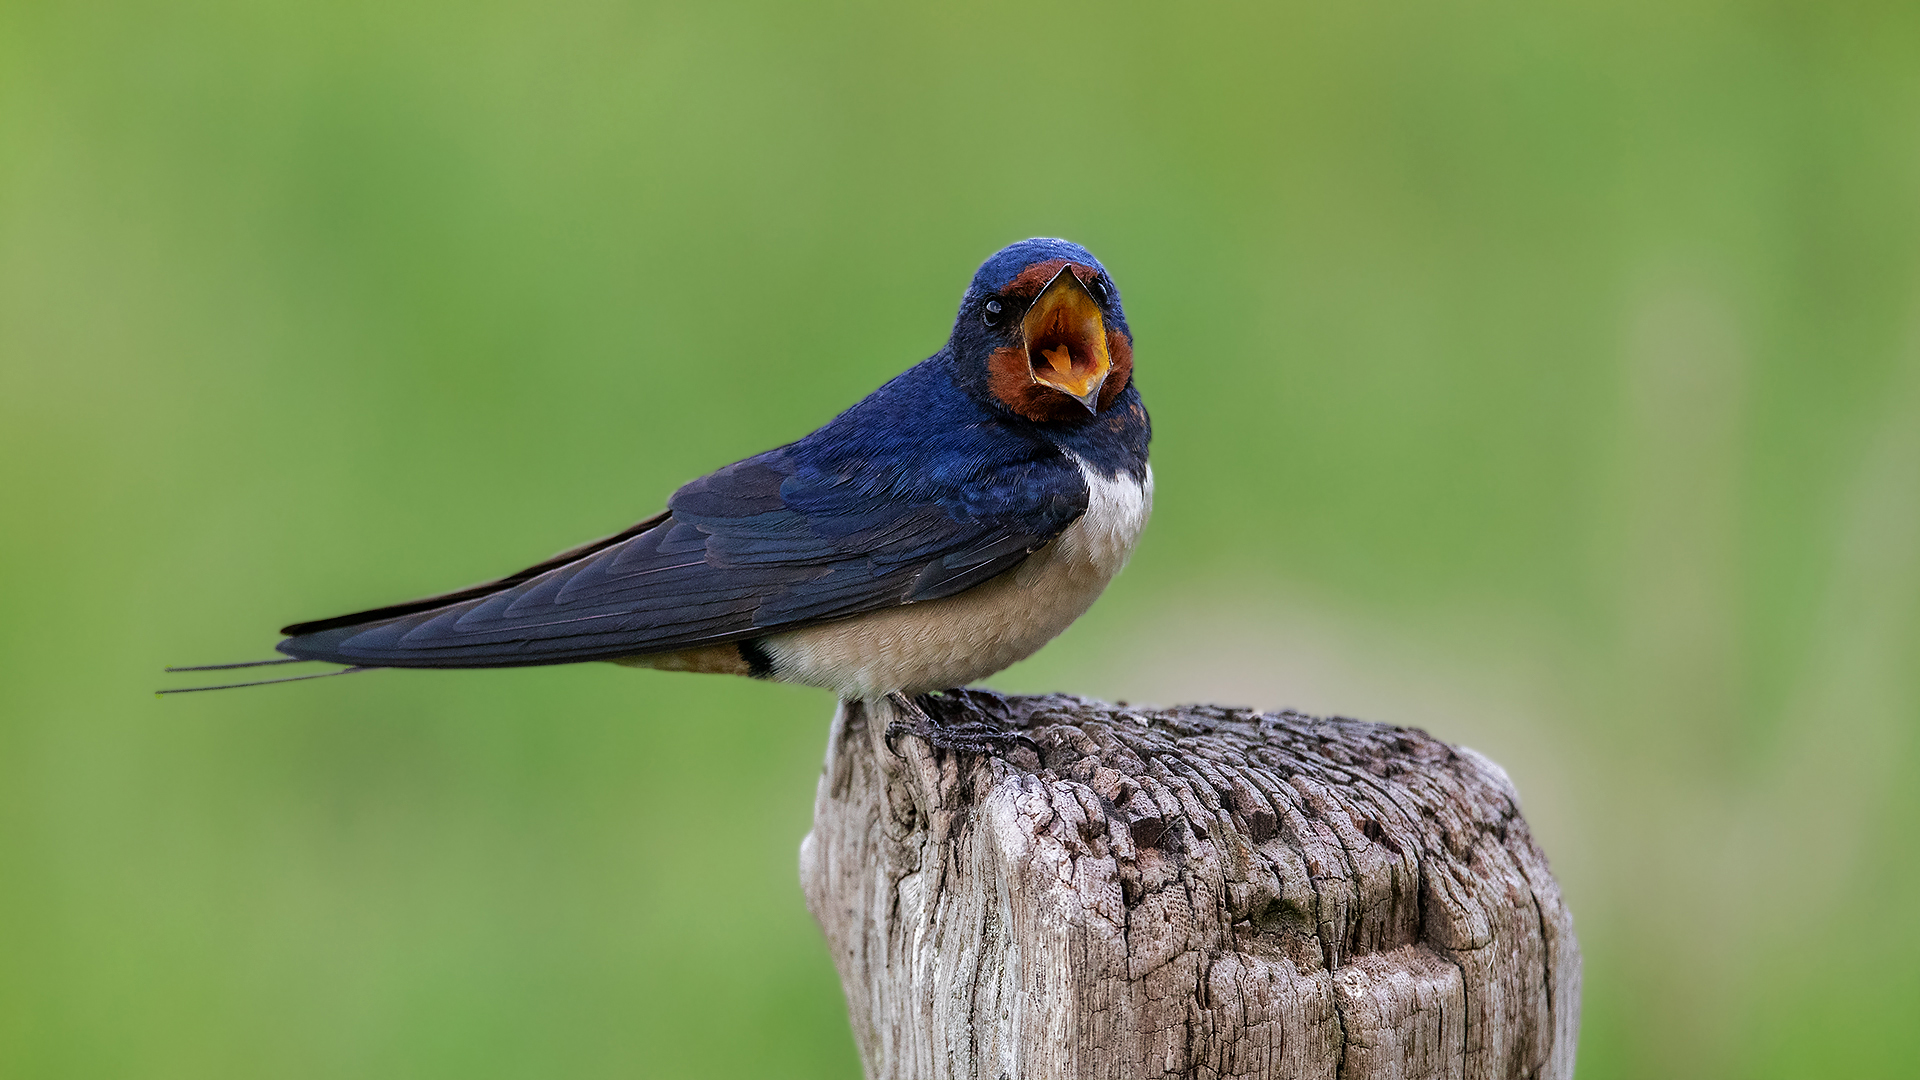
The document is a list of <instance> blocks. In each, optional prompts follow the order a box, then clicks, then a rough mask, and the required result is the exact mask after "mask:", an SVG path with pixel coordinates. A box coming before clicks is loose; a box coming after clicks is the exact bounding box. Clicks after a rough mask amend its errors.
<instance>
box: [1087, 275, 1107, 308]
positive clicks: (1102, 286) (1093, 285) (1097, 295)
mask: <svg viewBox="0 0 1920 1080" xmlns="http://www.w3.org/2000/svg"><path fill="white" fill-rule="evenodd" d="M1087 291H1088V292H1090V293H1092V294H1093V298H1094V299H1095V300H1098V301H1100V302H1101V303H1103V304H1104V303H1106V302H1107V297H1108V291H1107V275H1105V274H1095V275H1093V280H1092V281H1089V282H1087Z"/></svg>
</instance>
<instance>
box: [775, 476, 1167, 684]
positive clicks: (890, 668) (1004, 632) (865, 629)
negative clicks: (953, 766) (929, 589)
mask: <svg viewBox="0 0 1920 1080" xmlns="http://www.w3.org/2000/svg"><path fill="white" fill-rule="evenodd" d="M1080 468H1081V471H1082V473H1084V474H1085V475H1086V479H1087V489H1088V498H1087V512H1086V513H1084V514H1082V515H1081V516H1080V517H1079V518H1078V519H1077V520H1075V521H1074V523H1073V524H1072V525H1070V526H1068V527H1067V529H1066V530H1065V531H1064V532H1062V533H1061V534H1060V535H1059V536H1057V537H1055V538H1054V539H1053V541H1052V542H1051V543H1049V544H1048V545H1047V546H1045V547H1043V548H1041V549H1040V550H1039V551H1036V552H1034V553H1033V554H1032V555H1030V556H1028V557H1027V559H1026V561H1024V562H1022V563H1021V564H1020V565H1019V566H1017V567H1015V568H1014V569H1012V570H1010V571H1008V572H1007V573H1004V574H1001V575H1000V576H999V577H996V578H994V579H993V580H991V581H988V582H986V583H985V584H982V585H976V586H974V587H973V588H971V589H968V590H967V591H966V592H963V593H960V594H958V595H955V596H949V597H945V598H943V599H939V600H926V601H922V602H921V603H918V604H907V605H905V606H903V607H897V608H889V609H887V610H885V611H877V612H873V613H871V614H867V615H860V616H856V617H854V618H851V619H845V620H842V621H840V622H834V623H826V624H824V625H821V626H813V627H808V628H807V629H805V630H795V631H792V632H790V633H785V634H774V635H771V636H769V637H767V638H765V639H764V641H763V646H764V647H765V649H766V651H767V654H768V655H769V656H770V657H771V658H772V659H773V662H774V673H773V678H775V679H778V680H780V681H781V682H793V683H802V684H804V685H807V686H819V687H824V688H826V689H829V690H833V691H835V692H837V693H839V695H840V696H841V697H844V698H875V697H879V696H881V695H883V694H886V693H888V692H890V691H894V690H900V691H904V692H906V693H910V694H918V693H925V692H927V691H929V690H944V689H947V688H949V687H954V686H965V685H966V684H967V683H970V682H973V681H974V680H975V679H982V678H985V677H986V676H988V675H991V674H993V673H994V672H996V671H999V670H1000V669H1001V668H1004V667H1006V666H1007V665H1009V664H1012V663H1014V662H1015V661H1018V660H1024V659H1026V658H1027V657H1028V656H1031V655H1033V653H1034V652H1035V651H1037V650H1038V649H1039V648H1040V647H1041V646H1042V645H1045V644H1046V643H1047V642H1049V641H1052V640H1053V639H1054V637H1055V636H1057V635H1058V634H1059V633H1060V631H1062V630H1065V629H1066V628H1067V626H1068V625H1069V624H1071V623H1072V622H1073V620H1075V619H1077V618H1079V617H1080V616H1081V615H1082V614H1083V613H1085V612H1086V610H1087V608H1089V607H1091V606H1092V605H1093V602H1094V600H1096V599H1098V598H1099V596H1100V593H1101V592H1102V591H1103V590H1104V589H1106V587H1107V583H1108V582H1109V581H1112V580H1113V576H1114V575H1115V574H1118V573H1119V572H1120V568H1121V567H1123V566H1125V565H1126V564H1127V557H1128V556H1130V555H1132V554H1133V546H1134V544H1135V543H1137V542H1138V541H1139V539H1140V533H1141V531H1142V530H1144V529H1145V528H1146V526H1147V516H1148V514H1149V513H1150V512H1151V511H1152V509H1153V471H1152V470H1151V469H1149V470H1147V473H1146V479H1145V480H1144V481H1143V482H1136V481H1135V480H1133V478H1131V477H1129V476H1125V475H1121V476H1117V477H1114V478H1111V479H1108V478H1106V477H1101V476H1098V475H1096V474H1094V473H1093V472H1092V471H1091V470H1089V469H1088V468H1087V466H1086V464H1085V463H1084V462H1083V463H1081V466H1080Z"/></svg>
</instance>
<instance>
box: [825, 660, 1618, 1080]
mask: <svg viewBox="0 0 1920 1080" xmlns="http://www.w3.org/2000/svg"><path fill="white" fill-rule="evenodd" d="M922 701H923V702H924V704H925V705H926V707H927V710H928V712H929V713H930V714H931V715H932V716H933V718H934V719H935V720H936V721H937V722H939V723H940V724H942V725H943V726H947V727H949V728H951V729H954V730H956V731H961V732H970V733H972V734H973V735H974V736H978V735H979V734H981V733H982V732H985V731H988V730H989V728H991V729H997V730H1001V731H1005V732H1008V733H1010V734H1013V735H1017V736H1020V737H1022V738H1023V739H1024V740H1027V741H1021V742H1013V741H1008V742H1005V743H1003V744H1002V745H1003V746H1005V747H1006V749H1004V750H996V751H985V752H964V751H956V750H943V749H939V748H936V747H934V746H931V745H929V743H928V742H927V741H926V740H924V739H922V738H919V737H917V736H914V735H908V734H901V735H896V736H895V737H894V738H892V739H891V740H889V739H888V738H887V735H886V732H887V729H888V725H889V723H890V721H892V720H893V719H894V717H893V715H892V713H891V710H890V709H889V708H888V706H886V705H885V704H884V703H883V704H879V705H872V704H866V705H863V704H861V703H858V702H849V703H843V704H842V705H841V707H840V710H839V712H838V713H837V714H836V716H835V718H834V724H833V734H832V737H831V741H830V742H829V744H828V747H827V760H826V765H825V768H824V770H823V772H822V775H821V779H820V788H819V794H818V796H817V798H816V801H815V804H814V824H813V831H812V832H811V833H809V834H808V836H807V838H806V840H805V842H804V843H803V844H802V845H801V849H800V874H801V881H802V884H803V886H804V887H805V890H806V894H807V903H808V906H809V908H810V909H811V910H812V912H813V915H814V918H815V919H817V920H818V921H819V923H820V926H821V928H822V929H823V930H824V931H825V933H826V937H827V941H828V943H829V945H830V947H831V949H832V951H833V956H834V962H835V964H836V965H837V966H838V968H839V971H840V979H841V983H842V985H843V986H844V987H845V989H846V994H847V1005H848V1009H849V1011H850V1013H851V1015H852V1020H853V1031H854V1037H855V1039H856V1040H857V1041H858V1042H859V1045H860V1053H861V1057H862V1060H863V1061H864V1062H865V1065H866V1072H867V1075H868V1076H869V1077H874V1078H882V1077H885V1078H900V1080H934V1078H945V1077H995V1078H998V1077H1009V1078H1032V1080H1043V1078H1054V1080H1061V1078H1095V1077H1115V1078H1123V1077H1124V1078H1138V1077H1157V1076H1169V1077H1172V1076H1178V1077H1269V1076H1271V1077H1303V1078H1304V1077H1328V1078H1334V1077H1338V1078H1341V1080H1373V1078H1388V1077H1392V1078H1414V1077H1449V1078H1454V1077H1458V1078H1463V1080H1465V1078H1485V1077H1542V1078H1544V1077H1555V1078H1558V1077H1570V1076H1572V1075H1573V1056H1574V1041H1575V1037H1576V1034H1577V1031H1578V1023H1579V999H1580V954H1579V949H1578V946H1577V945H1576V944H1575V942H1574V937H1573V924H1572V919H1571V917H1570V916H1569V915H1568V913H1567V909H1566V907H1565V905H1564V904H1562V902H1561V899H1560V890H1559V888H1558V886H1556V885H1555V883H1554V880H1553V877H1552V875H1551V874H1550V873H1549V872H1548V870H1547V861H1546V858H1545V856H1543V855H1542V854H1541V852H1540V849H1539V848H1538V847H1536V846H1535V845H1534V843H1533V840H1532V838H1531V836H1530V835H1529V834H1528V832H1527V826H1526V822H1525V821H1523V820H1522V819H1521V817H1520V807H1519V802H1518V799H1517V797H1516V796H1515V794H1514V790H1513V786H1512V784H1511V783H1510V782H1509V781H1508V779H1507V777H1506V774H1505V773H1504V772H1502V771H1501V769H1500V767H1499V766H1498V765H1495V764H1494V763H1493V762H1491V761H1489V760H1487V759H1486V758H1484V757H1482V756H1480V755H1479V754H1477V753H1474V752H1473V751H1471V750H1466V749H1463V748H1459V747H1453V746H1449V745H1447V744H1446V743H1443V742H1440V741H1438V740H1436V739H1434V738H1432V737H1431V736H1429V735H1427V734H1426V733H1425V732H1422V731H1418V730H1415V729H1411V728H1398V727H1390V726H1386V725H1382V724H1368V723H1362V722H1360V721H1356V720H1342V719H1334V720H1320V719H1315V718H1312V717H1308V716H1303V715H1300V714H1297V713H1290V712H1289V713H1279V714H1266V715H1262V714H1258V713H1253V712H1249V711H1245V710H1236V709H1224V708H1217V707H1212V706H1188V707H1183V708H1178V709H1168V710H1142V709H1129V708H1126V707H1124V706H1115V705H1108V704H1105V703H1102V702H1096V701H1088V700H1085V699H1081V698H1073V697H1065V696H1060V695H1052V696H1047V697H1025V698H1018V697H1016V698H1006V697H1000V696H998V695H994V694H990V693H984V692H979V691H962V692H952V693H949V694H946V695H942V696H939V697H934V698H927V699H922ZM889 744H891V745H889Z"/></svg>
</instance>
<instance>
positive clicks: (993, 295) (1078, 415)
mask: <svg viewBox="0 0 1920 1080" xmlns="http://www.w3.org/2000/svg"><path fill="white" fill-rule="evenodd" d="M947 351H948V355H949V360H950V362H951V364H952V365H953V376H954V380H955V381H956V382H958V383H959V384H960V385H961V386H962V387H964V388H965V389H966V390H967V392H968V393H969V394H971V395H973V396H974V397H975V398H977V399H979V400H981V401H983V402H987V403H989V404H991V405H994V406H996V407H998V408H1003V409H1006V410H1007V411H1009V412H1012V413H1014V414H1015V415H1017V416H1021V417H1024V418H1026V419H1028V420H1033V421H1036V422H1039V423H1073V422H1084V421H1086V420H1088V419H1090V418H1092V417H1094V416H1097V415H1099V414H1100V413H1101V412H1103V411H1105V410H1106V409H1107V408H1108V407H1109V406H1111V405H1112V404H1113V403H1114V402H1115V401H1117V400H1118V399H1119V397H1120V395H1121V394H1122V393H1124V392H1125V391H1126V389H1127V386H1128V384H1129V383H1130V382H1131V381H1132V380H1133V334H1132V332H1131V331H1129V330H1128V329H1127V316H1126V312H1125V311H1124V310H1122V308H1121V307H1120V290H1119V289H1118V288H1117V287H1116V286H1115V285H1114V283H1113V278H1112V277H1110V276H1109V275H1108V274H1107V268H1106V267H1104V266H1102V265H1100V260H1098V259H1096V258H1094V257H1093V253H1092V252H1090V251H1088V250H1087V249H1086V248H1083V247H1081V246H1080V245H1079V244H1075V243H1070V242H1068V241H1066V240H1052V239H1045V238H1036V239H1032V240H1022V241H1020V242H1019V243H1017V244H1009V245H1007V246H1006V247H1004V248H1001V249H1000V250H999V251H997V252H995V253H994V255H993V257H992V258H990V259H988V260H987V261H986V262H984V263H982V264H980V269H979V270H978V271H977V272H975V273H974V275H973V283H972V284H971V285H969V286H967V294H966V296H964V297H962V298H961V300H960V314H959V317H958V318H956V319H955V320H954V324H953V336H952V338H950V339H949V341H948V345H947Z"/></svg>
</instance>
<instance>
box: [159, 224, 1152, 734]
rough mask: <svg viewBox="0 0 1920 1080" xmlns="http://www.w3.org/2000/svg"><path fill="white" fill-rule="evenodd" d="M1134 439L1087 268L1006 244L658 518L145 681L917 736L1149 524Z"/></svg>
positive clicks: (1042, 243)
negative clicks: (270, 645) (937, 330)
mask: <svg viewBox="0 0 1920 1080" xmlns="http://www.w3.org/2000/svg"><path fill="white" fill-rule="evenodd" d="M1151 438H1152V424H1151V421H1150V420H1149V418H1148V416H1147V410H1146V406H1145V404H1144V403H1143V402H1142V399H1141V396H1140V391H1139V388H1138V387H1137V386H1136V385H1135V381H1134V371H1133V332H1132V330H1131V329H1130V328H1129V326H1128V324H1127V317H1126V313H1125V310H1124V309H1123V307H1122V306H1121V301H1120V291H1119V289H1118V287H1117V286H1116V285H1115V284H1114V282H1113V279H1112V277H1111V275H1110V274H1109V273H1108V271H1107V269H1106V267H1105V266H1103V265H1102V264H1101V263H1100V261H1099V260H1098V259H1096V258H1094V256H1093V254H1092V253H1091V252H1090V251H1088V250H1087V249H1086V248H1084V247H1081V246H1080V245H1078V244H1075V243H1071V242H1069V241H1066V240H1061V239H1054V238H1033V239H1027V240H1021V241H1019V242H1017V243H1014V244H1010V245H1008V246H1007V247H1004V248H1002V249H1001V250H999V251H998V252H996V253H994V254H993V255H992V256H991V257H989V258H988V259H987V260H986V261H985V262H984V263H982V264H981V265H980V267H979V269H978V270H977V271H976V272H975V273H974V275H973V278H972V280H971V282H970V283H969V284H968V286H967V289H966V292H965V293H964V294H963V295H962V297H961V300H960V307H959V311H958V313H957V315H956V316H955V318H954V323H953V329H952V331H951V333H950V334H949V335H948V338H947V341H946V344H945V345H944V346H942V347H941V348H940V349H939V350H938V351H937V352H935V353H934V354H933V355H932V356H930V357H928V358H927V359H925V360H923V361H921V362H919V363H918V364H915V365H913V366H912V367H910V368H908V369H906V370H905V371H904V372H902V373H901V374H899V375H897V376H895V377H894V378H893V379H891V380H889V381H888V382H886V383H885V384H883V385H882V386H881V387H880V388H879V389H877V390H875V391H874V392H873V393H871V394H869V395H868V396H867V397H866V398H864V399H862V400H861V401H859V402H858V403H856V404H855V405H853V406H852V407H851V408H849V409H847V410H846V411H845V412H842V413H841V414H840V415H838V416H836V417H834V418H833V419H832V420H830V421H829V422H827V423H826V424H825V425H824V426H822V427H820V428H819V429H818V430H816V431H814V432H813V433H812V434H810V435H807V436H805V437H803V438H801V439H799V440H797V441H795V442H791V443H788V444H786V445H785V446H780V447H776V448H775V449H772V450H768V451H766V452H765V453H761V454H756V455H754V456H752V457H749V458H745V459H744V460H741V461H737V462H734V463H733V464H731V465H728V466H725V467H724V468H721V469H718V470H716V471H714V472H712V473H709V474H708V475H706V476H703V477H700V478H699V479H697V480H693V481H691V482H689V483H687V484H686V485H684V486H682V487H681V488H680V489H679V490H677V491H675V492H674V493H673V494H672V496H671V497H669V498H668V499H667V501H666V508H665V510H664V511H662V512H661V513H658V514H656V515H654V516H652V517H649V518H647V519H646V520H644V521H641V522H639V523H638V524H635V525H633V526H632V527H630V528H627V529H624V530H622V531H620V532H618V533H615V534H613V535H611V536H607V537H603V538H601V539H598V540H593V541H590V542H588V543H585V544H581V545H579V546H577V547H574V548H571V549H569V550H567V551H564V552H561V553H560V554H558V555H555V556H553V557H552V558H550V559H547V560H546V561H544V562H541V563H538V564H536V565H533V566H530V567H528V568H526V569H524V570H521V571H519V572H518V573H514V574H509V575H507V576H506V577H502V578H499V579H497V580H494V581H489V582H486V583H483V584H480V585H474V586H471V587H469V588H465V589H459V590H456V591H454V592H450V593H444V594H441V595H438V596H431V597H427V598H425V599H420V600H413V601H409V602H406V603H401V604H394V605H390V606H386V607H380V608H374V609H371V610H367V611H359V612H354V613H352V614H348V615H339V616H334V617H332V618H325V619H317V620H312V621H308V622H300V623H295V624H293V625H290V626H287V627H285V628H284V629H283V630H282V631H281V633H283V634H284V635H285V637H284V638H283V639H282V640H281V641H280V642H279V643H278V645H277V646H275V648H276V650H277V651H278V652H280V653H282V654H284V657H283V658H279V659H274V660H265V661H254V662H250V663H245V664H212V665H201V666H198V667H186V668H169V669H168V670H169V671H207V670H223V669H228V668H238V667H253V666H261V665H270V664H288V663H298V662H303V661H325V662H328V663H333V664H338V665H343V666H342V667H341V669H340V670H337V671H332V672H326V673H323V675H302V676H294V677H292V678H290V679H268V680H261V682H262V683H264V682H284V681H297V680H299V679H308V678H320V677H324V675H338V674H348V673H352V672H359V671H367V670H372V669H377V668H441V669H445V668H500V667H526V666H533V665H546V664H569V663H578V662H584V661H612V662H614V663H617V664H623V665H628V666H631V667H639V668H653V669H659V670H666V671H685V672H705V673H718V674H732V675H744V676H749V677H753V678H759V679H768V680H773V681H776V682H785V683H797V684H801V685H805V686H813V687H819V688H822V689H826V690H830V691H833V692H834V693H836V694H838V695H839V696H840V698H841V699H843V700H860V701H878V700H880V699H883V698H884V699H888V700H890V701H891V702H893V703H895V705H896V706H898V707H901V708H902V709H903V710H904V711H906V712H908V713H910V714H912V715H917V716H919V717H921V718H922V719H923V720H924V718H925V713H924V712H922V711H921V710H920V709H919V708H918V707H917V706H916V705H915V703H914V702H913V700H912V699H913V698H914V697H916V696H918V695H923V694H927V693H932V692H935V691H942V690H947V689H950V688H955V687H963V686H966V685H967V684H969V683H973V682H975V681H977V680H980V679H984V678H986V677H988V676H990V675H992V674H994V673H996V672H998V671H1000V670H1002V669H1004V668H1005V667H1007V666H1008V665H1010V664H1013V663H1015V662H1016V661H1019V660H1023V659H1025V658H1026V657H1028V656H1030V655H1032V654H1033V653H1034V652H1036V651H1038V650H1039V649H1040V648H1041V647H1042V646H1044V645H1045V644H1047V642H1049V641H1051V640H1052V639H1053V638H1054V637H1055V636H1057V635H1058V634H1059V633H1060V632H1061V631H1063V630H1065V629H1066V628H1067V626H1068V625H1069V624H1071V623H1072V622H1073V621H1074V620H1076V619H1078V618H1079V617H1080V616H1081V615H1082V614H1083V613H1085V612H1086V611H1087V609H1088V608H1089V607H1091V606H1092V604H1093V602H1094V600H1095V599H1097V598H1098V597H1099V596H1100V594H1101V593H1102V592H1103V591H1104V590H1105V589H1106V587H1107V585H1108V583H1109V582H1111V581H1112V580H1113V578H1114V576H1115V575H1116V574H1118V573H1119V572H1120V570H1121V568H1122V567H1123V566H1125V565H1126V563H1127V560H1128V558H1129V556H1130V555H1131V554H1132V552H1133V550H1134V547H1135V545H1136V544H1137V543H1138V541H1139V539H1140V536H1141V533H1142V531H1143V530H1144V529H1145V528H1146V524H1147V519H1148V517H1149V515H1150V514H1151V511H1152V506H1153V470H1152V468H1151V467H1150V466H1149V464H1148V461H1147V448H1148V443H1149V441H1150V440H1151ZM260 684H261V683H238V684H226V685H223V686H208V687H187V688H181V689H180V690H174V691H166V692H175V693H177V692H183V691H184V690H212V689H230V688H233V687H235V686H245V685H260Z"/></svg>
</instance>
